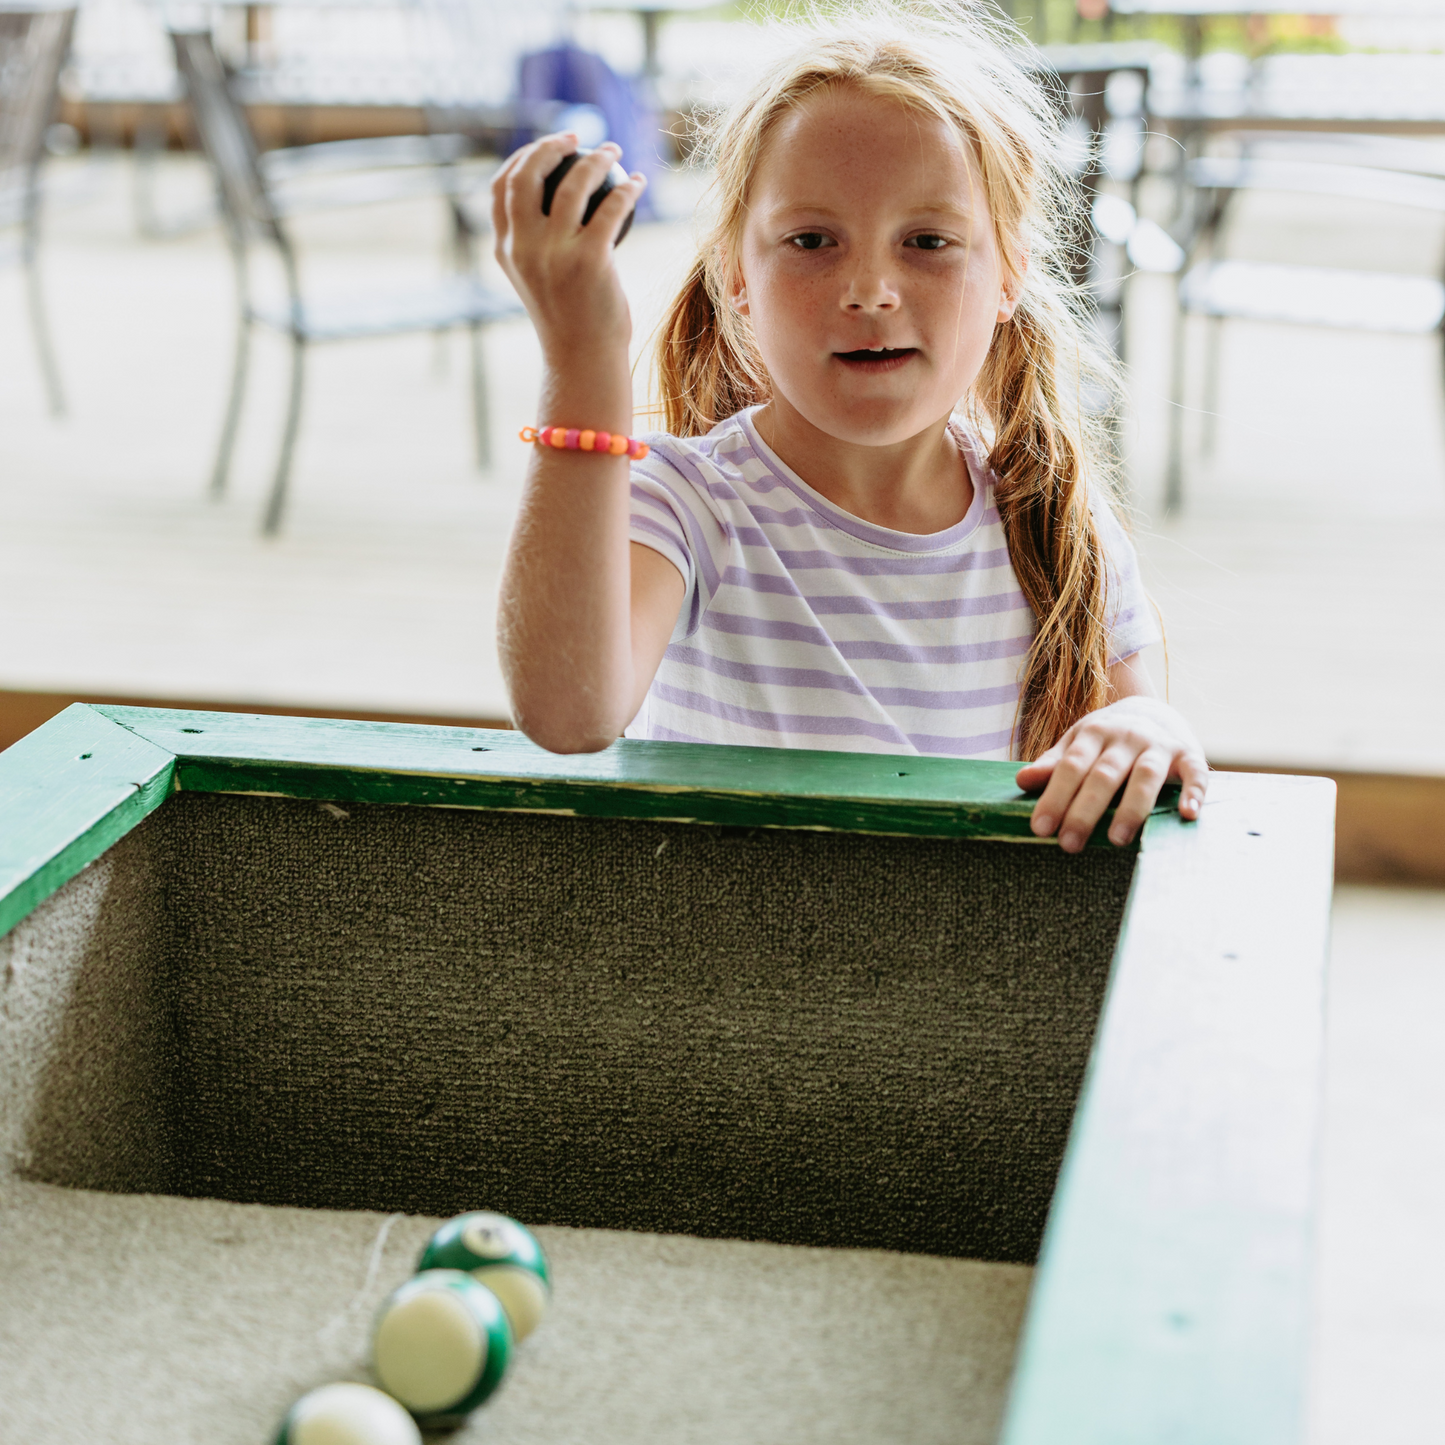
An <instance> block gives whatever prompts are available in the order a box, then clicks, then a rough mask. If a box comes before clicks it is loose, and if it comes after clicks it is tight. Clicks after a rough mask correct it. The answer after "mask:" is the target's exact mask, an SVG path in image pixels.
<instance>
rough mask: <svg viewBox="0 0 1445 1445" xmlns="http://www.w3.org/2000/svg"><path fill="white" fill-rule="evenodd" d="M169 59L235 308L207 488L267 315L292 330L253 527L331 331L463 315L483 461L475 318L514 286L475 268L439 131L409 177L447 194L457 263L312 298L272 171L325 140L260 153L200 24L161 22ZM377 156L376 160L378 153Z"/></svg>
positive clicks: (283, 480) (267, 520) (360, 196)
mask: <svg viewBox="0 0 1445 1445" xmlns="http://www.w3.org/2000/svg"><path fill="white" fill-rule="evenodd" d="M171 40H172V43H173V45H174V46H175V53H176V64H177V67H178V68H179V70H180V73H181V76H182V78H183V80H184V81H185V85H186V90H187V93H188V95H189V98H190V102H191V107H192V111H193V115H194V119H195V124H196V131H197V134H198V135H199V136H200V140H201V145H202V148H203V149H204V150H205V152H206V154H207V156H208V158H209V159H210V162H211V165H212V168H213V169H214V171H215V177H216V182H217V192H218V199H219V204H220V208H221V215H222V219H223V222H224V224H225V229H226V233H227V238H228V240H229V242H230V246H231V252H232V255H233V257H234V260H235V263H236V277H237V287H238V291H239V298H240V316H239V321H238V329H237V341H236V359H235V371H234V375H233V378H232V383H231V395H230V400H229V402H228V404H227V408H226V417H225V421H224V423H223V425H222V430H221V439H220V445H219V448H218V450H217V454H216V464H215V468H214V470H213V472H212V475H211V492H212V495H213V496H220V495H221V494H222V493H223V492H224V490H225V486H226V479H227V474H228V472H229V469H230V462H231V453H232V450H233V448H234V445H235V440H236V431H237V428H238V426H239V423H240V415H241V405H242V400H243V398H244V394H245V384H246V370H247V362H248V359H249V352H250V336H251V329H252V327H254V326H258V325H259V326H267V327H270V328H271V329H272V330H275V331H278V332H280V333H282V334H284V335H286V336H289V337H290V339H291V390H290V400H289V403H288V406H287V412H286V421H285V427H284V431H283V433H282V439H281V451H280V455H279V458H278V460H277V464H276V474H275V478H274V480H273V481H272V484H271V492H270V496H269V498H268V500H267V503H266V509H265V513H264V515H263V519H262V531H263V533H265V534H267V535H275V534H276V533H277V532H279V531H280V528H281V519H282V516H283V514H284V510H285V506H286V496H287V485H288V482H289V479H290V472H291V461H292V455H293V452H294V450H295V444H296V434H297V430H298V427H299V424H300V418H301V399H302V391H303V384H302V383H303V373H304V365H305V353H306V348H307V347H308V346H310V345H314V344H318V343H321V342H329V341H350V340H358V339H361V338H365V337H375V336H397V335H402V334H406V333H409V332H418V331H431V332H440V331H447V330H452V329H455V328H457V327H461V326H465V327H466V328H468V330H469V331H470V333H471V353H472V407H473V414H474V425H475V430H476V446H477V460H478V464H479V465H480V466H482V467H483V468H485V467H487V466H488V465H489V464H490V459H491V448H490V436H489V428H488V420H487V386H486V372H485V369H484V366H483V361H482V349H481V331H482V327H483V326H485V325H487V324H489V323H490V322H493V321H499V320H503V319H505V318H508V317H514V316H521V315H523V314H524V310H523V307H522V306H521V304H520V303H519V302H518V301H517V300H516V299H515V297H513V296H511V295H508V294H503V293H501V292H498V291H495V290H493V289H491V288H489V287H487V286H485V285H484V284H483V283H482V281H481V280H480V279H479V278H478V276H477V275H476V271H475V265H476V249H477V248H476V241H477V238H478V237H477V230H476V228H475V226H474V225H473V223H472V222H471V221H470V220H469V219H468V217H467V214H466V212H465V210H464V209H463V207H462V205H461V201H460V193H461V189H462V187H461V184H460V182H459V181H458V178H457V175H456V172H455V169H454V167H453V166H452V165H451V164H449V163H450V162H452V161H454V160H455V159H456V157H455V155H453V154H451V153H449V152H448V150H447V147H446V145H445V143H444V142H445V138H433V140H435V141H437V142H441V143H442V144H441V147H440V149H439V150H436V151H434V152H433V154H434V155H435V157H436V159H437V160H438V162H439V163H438V164H436V165H434V166H431V167H428V168H425V169H424V170H422V171H419V172H417V173H416V175H415V178H414V179H413V180H412V181H411V182H410V186H411V188H412V189H413V192H414V193H416V194H435V195H437V196H439V197H441V198H442V199H443V200H444V201H446V202H447V203H448V205H449V206H450V209H451V213H452V219H453V226H454V230H453V237H454V242H455V253H456V261H457V270H456V272H455V274H453V275H452V276H450V277H448V278H445V279H443V280H441V281H438V282H436V283H434V284H433V285H431V286H428V287H424V288H421V289H420V290H412V291H408V292H406V293H398V294H392V295H385V294H377V293H368V294H367V295H366V296H365V297H358V298H356V299H355V300H353V301H341V302H338V303H318V302H313V301H309V300H308V299H307V298H306V297H305V296H304V295H303V294H302V288H301V281H300V275H299V270H298V267H297V262H296V252H295V249H294V247H293V246H292V243H291V241H290V238H289V237H288V235H287V232H286V229H285V226H284V224H283V221H284V218H285V217H286V216H287V215H288V214H292V213H293V211H294V210H300V209H306V207H305V206H303V205H300V204H297V205H295V206H290V205H288V201H287V197H286V195H285V193H284V191H283V188H282V187H281V186H280V185H278V183H277V179H278V177H282V176H287V175H288V174H289V175H290V176H291V177H293V178H294V177H295V176H296V175H302V174H310V175H312V176H315V175H317V174H318V173H324V172H326V171H328V170H331V169H333V167H332V166H330V165H329V164H328V163H327V156H326V154H325V152H326V151H327V148H325V147H314V148H313V147H308V148H306V149H307V150H310V151H312V152H313V154H312V155H311V156H309V157H303V156H301V155H300V154H295V155H292V156H291V157H289V158H288V157H284V156H281V155H279V154H276V153H273V155H274V159H268V158H267V157H264V156H262V155H261V153H260V150H259V147H258V146H257V143H256V139H255V136H254V134H253V132H252V130H251V127H250V123H249V121H248V120H247V117H246V113H245V110H244V109H243V108H242V106H241V105H240V103H239V102H238V101H237V99H236V98H235V96H234V95H233V93H232V91H231V88H230V85H229V83H228V76H227V74H226V71H225V68H224V67H223V65H222V63H221V60H220V57H219V56H218V55H217V53H216V48H215V45H214V43H213V42H212V39H211V36H210V34H209V32H188V33H183V32H177V31H173V32H172V33H171ZM428 143H429V142H428V139H427V138H418V137H403V138H398V140H397V143H396V144H394V145H393V146H391V148H390V149H391V150H392V151H393V152H396V153H397V155H398V156H400V157H402V158H403V159H402V161H401V162H400V163H405V160H404V158H405V156H406V155H407V154H409V153H412V152H415V150H416V148H417V146H418V145H422V146H425V145H427V144H428ZM352 144H353V143H350V142H339V143H337V145H336V146H335V147H334V148H333V149H331V151H330V156H331V157H332V158H333V159H334V160H335V161H336V162H337V163H338V164H337V165H336V167H334V169H337V170H343V171H344V170H345V169H347V165H346V162H347V161H348V159H349V158H352V157H356V156H369V157H372V158H373V160H374V158H375V157H376V156H377V155H378V154H380V153H382V152H384V151H385V150H386V147H385V146H384V145H381V146H378V143H375V142H360V143H355V145H354V147H353V149H352V150H351V151H349V152H348V151H347V150H346V147H347V146H349V145H352ZM385 163H386V162H385V161H382V162H381V164H383V165H384V164H385ZM344 179H346V180H347V182H348V184H351V182H352V181H353V180H357V181H359V183H360V187H361V189H360V190H359V191H358V190H356V189H355V188H354V187H353V188H352V190H351V191H350V192H349V193H345V194H343V195H342V196H340V197H333V201H332V203H333V204H334V203H336V201H337V200H339V199H346V200H348V202H351V203H362V202H365V201H367V200H376V199H382V198H385V199H392V198H394V197H395V196H396V194H398V192H397V189H396V187H395V185H394V184H393V183H391V182H390V181H388V180H387V179H386V178H382V180H381V181H380V182H376V183H375V188H374V190H373V191H368V189H367V187H368V186H370V185H373V181H372V180H369V179H368V178H367V177H360V178H344ZM257 243H260V244H262V245H269V246H270V247H271V248H272V249H273V250H274V251H275V253H276V255H277V257H278V258H279V260H280V263H281V268H282V272H283V274H284V276H285V280H286V292H287V301H286V304H285V305H284V306H282V307H268V306H265V305H261V304H257V303H256V302H254V301H253V299H252V295H251V286H250V259H251V251H252V247H253V245H255V244H257Z"/></svg>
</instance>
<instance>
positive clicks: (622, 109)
mask: <svg viewBox="0 0 1445 1445" xmlns="http://www.w3.org/2000/svg"><path fill="white" fill-rule="evenodd" d="M517 98H518V99H519V100H522V101H542V100H560V101H562V102H563V103H564V104H568V105H579V106H582V105H585V106H592V107H595V108H596V109H597V110H598V111H600V112H601V113H602V115H603V117H604V118H605V120H606V122H607V135H606V137H605V139H607V140H610V141H613V142H614V143H615V144H617V145H619V146H621V147H622V165H623V169H625V170H627V171H629V172H630V171H641V172H642V174H643V175H645V176H646V177H647V179H648V183H649V188H648V189H647V190H645V191H644V192H643V193H642V199H641V200H640V201H638V203H637V218H638V220H640V221H650V220H655V219H656V217H657V208H656V205H655V203H654V200H653V195H652V190H651V183H652V182H653V181H654V180H655V179H656V177H657V172H658V170H659V169H660V168H661V164H662V158H661V155H660V148H659V141H660V139H661V136H660V133H659V131H658V126H657V117H656V116H655V115H654V114H653V113H652V111H651V110H650V109H649V108H648V107H647V106H646V105H644V104H643V102H642V98H641V97H640V96H639V95H638V93H637V88H636V87H635V86H634V85H633V83H632V82H631V81H629V80H625V79H623V77H622V76H620V75H618V74H617V72H616V71H614V70H613V69H612V67H611V66H610V65H608V64H607V62H606V61H605V60H603V58H602V57H601V56H600V55H594V54H592V52H591V51H590V50H583V49H581V47H580V46H576V45H558V46H554V47H553V48H552V49H551V50H539V51H537V52H536V53H535V54H533V55H524V56H523V57H522V64H521V73H520V75H519V76H518V83H517ZM583 144H584V145H585V144H587V142H586V141H584V142H583ZM592 144H594V145H595V144H598V142H597V141H593V142H592Z"/></svg>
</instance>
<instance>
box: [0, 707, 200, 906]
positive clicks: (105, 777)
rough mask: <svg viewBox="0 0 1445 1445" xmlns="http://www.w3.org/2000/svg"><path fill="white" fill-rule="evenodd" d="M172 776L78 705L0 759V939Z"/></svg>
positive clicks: (162, 754) (157, 759) (129, 738)
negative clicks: (0, 935)
mask: <svg viewBox="0 0 1445 1445" xmlns="http://www.w3.org/2000/svg"><path fill="white" fill-rule="evenodd" d="M174 771H175V759H174V758H173V757H172V755H171V753H170V752H169V751H168V750H166V749H165V748H163V747H158V746H157V745H156V744H155V743H152V742H148V741H147V740H146V739H144V738H141V737H138V736H137V735H136V734H135V733H133V732H131V731H130V730H129V729H127V728H123V727H120V726H119V725H118V724H116V723H114V722H112V721H111V720H110V719H109V718H107V717H103V716H102V715H101V714H100V713H99V712H97V711H96V710H95V709H94V708H91V707H87V706H86V705H85V704H83V703H76V704H74V705H73V706H71V707H68V708H66V709H65V711H64V712H63V713H61V714H60V715H59V716H58V717H55V718H52V719H51V720H50V721H49V722H48V723H46V724H45V726H44V727H42V728H38V729H37V730H36V731H35V732H33V733H31V734H30V735H29V736H28V737H24V738H21V740H20V741H19V742H18V743H16V744H15V745H14V746H13V747H9V748H7V749H6V750H5V751H4V752H3V753H0V934H3V933H6V932H8V931H9V930H10V929H11V928H13V927H14V926H15V925H16V924H17V923H18V922H19V921H20V920H21V919H22V918H24V917H25V916H26V915H27V914H28V913H30V912H31V910H32V909H34V908H36V907H37V906H38V905H39V904H41V903H43V902H44V901H45V900H46V899H47V898H49V897H50V895H51V894H52V893H54V892H55V891H56V890H57V889H59V888H60V887H62V886H63V885H64V884H65V883H67V882H68V881H69V880H70V879H71V878H73V877H74V876H75V875H76V874H77V873H79V872H80V870H81V869H82V868H84V867H85V866H86V865H87V864H88V863H92V862H94V861H95V859H97V858H98V857H100V855H101V854H102V853H104V852H105V850H106V849H107V848H109V847H110V846H111V844H112V843H114V842H115V841H116V840H117V839H118V838H120V837H122V836H124V834H126V833H128V832H129V831H130V830H131V829H132V828H134V827H135V825H136V824H137V823H139V822H140V821H141V819H142V818H144V817H145V816H146V814H147V813H150V812H152V811H154V810H155V809H156V808H158V807H160V805H161V803H163V802H164V801H165V798H166V796H167V794H168V793H169V791H170V788H171V782H172V778H173V775H174Z"/></svg>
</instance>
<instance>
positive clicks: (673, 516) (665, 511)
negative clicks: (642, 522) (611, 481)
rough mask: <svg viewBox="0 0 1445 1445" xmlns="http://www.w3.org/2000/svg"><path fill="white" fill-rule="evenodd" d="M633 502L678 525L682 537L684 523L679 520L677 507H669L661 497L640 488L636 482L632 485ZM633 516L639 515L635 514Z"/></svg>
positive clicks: (679, 534)
mask: <svg viewBox="0 0 1445 1445" xmlns="http://www.w3.org/2000/svg"><path fill="white" fill-rule="evenodd" d="M632 501H633V505H634V506H638V507H650V508H651V509H652V510H653V511H654V512H656V513H657V514H658V516H660V517H662V518H663V519H664V520H665V521H668V522H673V523H676V525H677V533H678V536H679V537H681V536H682V523H681V522H679V521H678V519H677V509H676V507H673V506H671V505H669V504H668V503H667V502H665V501H663V499H662V498H661V497H655V496H653V494H652V493H651V492H649V491H648V490H647V489H646V488H645V487H639V486H638V485H637V483H636V482H633V484H632ZM633 515H634V516H636V515H637V514H636V513H635V512H634V513H633Z"/></svg>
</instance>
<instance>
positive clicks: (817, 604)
mask: <svg viewBox="0 0 1445 1445" xmlns="http://www.w3.org/2000/svg"><path fill="white" fill-rule="evenodd" d="M721 585H722V586H724V587H742V588H745V589H746V590H747V591H749V592H763V593H768V594H771V595H772V596H775V597H796V598H798V599H799V600H800V601H801V602H803V603H805V604H806V605H807V607H808V610H809V611H810V612H812V613H813V615H814V616H815V617H842V616H853V617H882V618H887V619H890V620H892V621H896V622H928V621H935V620H939V619H946V618H951V617H985V616H992V615H993V614H995V613H999V612H1019V611H1023V610H1025V609H1027V608H1028V605H1029V604H1028V603H1027V602H1026V601H1025V600H1024V596H1023V593H1021V592H1019V591H1018V590H1017V589H1014V590H1012V591H1008V592H993V593H989V594H987V595H986V596H982V597H944V598H941V599H940V600H938V601H936V602H928V601H909V602H878V601H875V600H874V599H873V598H871V597H860V596H858V595H857V594H856V593H844V594H841V595H837V594H835V595H828V596H819V595H818V594H816V593H804V592H802V591H801V590H800V589H799V587H798V584H797V583H796V582H794V581H793V579H792V578H791V577H780V576H778V575H777V574H776V573H773V572H749V571H748V570H747V569H746V568H743V567H731V566H730V567H726V568H724V569H723V574H722V579H721Z"/></svg>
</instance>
